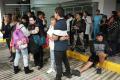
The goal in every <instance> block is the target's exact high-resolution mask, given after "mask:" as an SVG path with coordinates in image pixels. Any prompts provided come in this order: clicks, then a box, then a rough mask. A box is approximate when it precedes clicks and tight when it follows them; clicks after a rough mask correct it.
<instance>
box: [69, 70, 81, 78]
mask: <svg viewBox="0 0 120 80" xmlns="http://www.w3.org/2000/svg"><path fill="white" fill-rule="evenodd" d="M71 73H72V75H74V76H78V77H80V71H78V70H72V71H71Z"/></svg>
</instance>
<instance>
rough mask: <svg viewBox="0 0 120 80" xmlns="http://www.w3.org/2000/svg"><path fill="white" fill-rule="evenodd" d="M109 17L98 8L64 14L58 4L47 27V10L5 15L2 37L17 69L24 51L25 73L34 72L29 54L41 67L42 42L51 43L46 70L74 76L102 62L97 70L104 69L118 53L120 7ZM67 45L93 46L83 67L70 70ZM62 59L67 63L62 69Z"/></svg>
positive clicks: (15, 71)
mask: <svg viewBox="0 0 120 80" xmlns="http://www.w3.org/2000/svg"><path fill="white" fill-rule="evenodd" d="M112 13H113V15H112V16H111V17H110V18H107V16H106V15H104V14H100V10H96V15H95V16H93V17H92V16H90V15H89V13H88V12H87V11H84V12H80V13H75V15H73V14H71V13H70V14H67V15H66V16H65V15H64V9H63V8H62V7H57V8H56V9H55V13H54V16H51V18H50V20H51V24H50V26H49V27H47V26H48V25H47V20H46V19H45V13H44V12H42V11H38V12H37V15H35V14H34V13H33V12H28V13H27V14H25V15H23V16H19V15H12V14H5V15H4V16H3V22H2V29H1V32H2V33H3V38H4V39H6V43H7V45H8V47H9V51H10V62H13V66H14V73H15V74H17V73H19V72H20V71H21V69H20V68H19V59H20V56H21V54H22V56H23V63H24V71H25V74H28V73H32V72H33V70H31V69H29V54H32V55H33V58H34V65H35V67H37V68H38V70H40V69H41V68H43V66H44V64H43V63H44V60H43V55H44V52H43V48H44V47H43V46H44V45H46V44H47V43H49V48H50V60H51V61H50V63H51V65H50V68H49V69H48V71H47V73H48V74H49V73H51V72H56V77H55V80H61V78H62V76H66V77H68V78H71V76H72V75H76V76H80V74H81V73H82V72H83V71H85V70H87V69H88V68H90V67H91V66H95V65H96V64H97V63H98V62H100V65H99V67H98V68H97V73H98V74H101V73H102V65H103V63H104V61H105V59H106V57H107V56H114V55H115V54H117V53H119V51H120V50H119V49H120V47H119V44H120V35H119V33H120V11H113V12H112ZM68 46H70V47H71V46H72V49H76V47H79V49H81V51H83V52H85V50H86V49H88V48H89V47H90V51H91V54H92V55H91V56H90V58H89V60H88V62H87V63H86V64H85V65H84V66H83V67H82V68H81V69H80V70H71V68H70V64H69V61H68V59H67V55H66V51H67V50H68ZM62 63H64V65H65V69H66V70H65V72H63V68H62Z"/></svg>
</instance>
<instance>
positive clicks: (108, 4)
mask: <svg viewBox="0 0 120 80" xmlns="http://www.w3.org/2000/svg"><path fill="white" fill-rule="evenodd" d="M116 4H117V3H116V0H104V9H103V10H104V11H103V13H104V14H107V15H108V17H109V16H111V13H112V11H115V10H116Z"/></svg>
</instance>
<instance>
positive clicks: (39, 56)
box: [33, 46, 43, 67]
mask: <svg viewBox="0 0 120 80" xmlns="http://www.w3.org/2000/svg"><path fill="white" fill-rule="evenodd" d="M33 57H34V64H35V66H40V67H43V48H42V46H40V48H39V51H38V52H36V53H33Z"/></svg>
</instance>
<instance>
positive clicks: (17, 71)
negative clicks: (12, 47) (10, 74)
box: [14, 66, 21, 74]
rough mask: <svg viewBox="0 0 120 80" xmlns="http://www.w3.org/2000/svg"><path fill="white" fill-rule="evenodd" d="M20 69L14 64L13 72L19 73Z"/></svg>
mask: <svg viewBox="0 0 120 80" xmlns="http://www.w3.org/2000/svg"><path fill="white" fill-rule="evenodd" d="M20 71H21V70H20V69H19V68H18V66H14V73H15V74H17V73H19V72H20Z"/></svg>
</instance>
